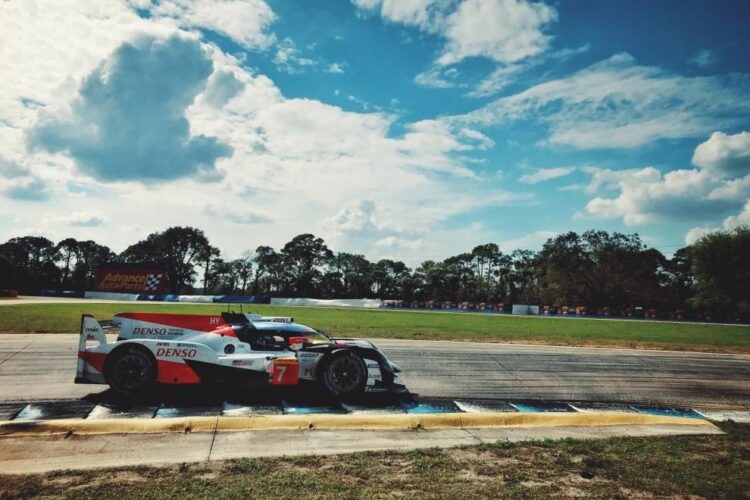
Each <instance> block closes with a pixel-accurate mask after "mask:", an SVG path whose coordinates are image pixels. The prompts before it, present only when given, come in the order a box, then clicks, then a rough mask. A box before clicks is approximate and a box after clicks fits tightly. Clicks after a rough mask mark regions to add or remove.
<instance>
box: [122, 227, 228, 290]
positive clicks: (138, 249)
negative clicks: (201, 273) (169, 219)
mask: <svg viewBox="0 0 750 500" xmlns="http://www.w3.org/2000/svg"><path fill="white" fill-rule="evenodd" d="M211 255H214V251H213V247H211V245H210V244H209V242H208V238H206V235H205V234H203V231H201V230H200V229H195V228H192V227H180V226H175V227H170V228H168V229H167V230H165V231H164V232H161V233H160V232H156V233H151V234H150V235H148V236H147V237H146V239H145V240H142V241H139V242H138V243H136V244H134V245H131V246H129V247H128V248H126V249H125V251H124V252H123V253H122V254H121V257H122V258H123V260H125V261H126V262H134V263H159V264H165V265H166V266H167V277H168V280H169V289H170V292H171V293H182V292H185V291H189V290H191V289H192V286H193V282H194V280H195V266H196V265H197V264H201V263H202V264H205V263H206V262H207V261H208V259H207V257H208V256H211Z"/></svg>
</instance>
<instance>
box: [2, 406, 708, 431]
mask: <svg viewBox="0 0 750 500" xmlns="http://www.w3.org/2000/svg"><path fill="white" fill-rule="evenodd" d="M608 425H691V426H706V427H712V428H713V427H714V425H713V424H712V423H711V422H710V421H709V420H704V419H695V418H685V417H673V416H666V415H647V414H643V413H615V412H610V413H601V412H588V413H583V412H581V413H579V412H573V413H552V412H549V413H443V414H429V415H417V414H401V415H367V414H359V415H357V414H354V415H329V414H318V415H280V416H279V415H268V416H252V417H189V418H188V417H183V418H161V419H156V418H150V419H143V418H132V419H98V420H97V419H94V420H81V419H63V420H42V421H31V422H24V421H8V422H1V423H0V436H34V435H36V436H50V435H66V436H68V435H73V434H81V435H83V434H86V435H93V434H129V433H139V434H152V433H200V432H238V431H250V430H301V429H310V430H312V429H348V430H354V429H362V430H365V429H367V430H384V429H402V430H417V429H447V428H453V429H478V428H503V427H560V426H608Z"/></svg>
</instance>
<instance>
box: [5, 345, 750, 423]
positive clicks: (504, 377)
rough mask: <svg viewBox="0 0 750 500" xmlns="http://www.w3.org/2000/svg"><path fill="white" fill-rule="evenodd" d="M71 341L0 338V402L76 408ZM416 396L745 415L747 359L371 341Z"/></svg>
mask: <svg viewBox="0 0 750 500" xmlns="http://www.w3.org/2000/svg"><path fill="white" fill-rule="evenodd" d="M77 340H78V335H71V334H12V335H11V334H6V335H0V402H9V401H33V400H56V399H61V400H62V399H66V400H70V399H77V398H84V397H89V398H91V397H92V396H93V397H96V395H97V394H101V393H104V391H106V390H107V387H106V386H104V385H101V386H100V385H76V384H74V383H73V378H74V375H75V365H76V350H77ZM374 342H375V344H376V345H377V346H379V347H380V348H381V349H382V350H383V351H384V352H385V353H386V354H387V355H388V357H389V358H391V360H392V361H394V362H395V363H397V364H398V365H399V366H400V367H401V368H402V370H403V372H402V374H401V378H402V380H403V382H404V383H405V384H406V386H407V388H408V389H409V390H410V391H411V392H412V393H415V394H417V395H419V396H420V397H431V398H461V399H493V400H497V399H501V400H502V399H505V400H516V401H517V400H527V399H528V400H551V401H552V400H553V401H570V402H579V401H583V402H611V403H641V404H672V405H677V406H692V407H701V406H714V407H727V408H737V409H743V410H747V409H750V356H748V355H741V354H706V353H692V352H691V353H688V352H668V351H647V350H635V349H609V348H607V349H605V348H576V347H554V346H527V345H517V344H481V343H469V342H443V341H404V340H390V339H375V340H374Z"/></svg>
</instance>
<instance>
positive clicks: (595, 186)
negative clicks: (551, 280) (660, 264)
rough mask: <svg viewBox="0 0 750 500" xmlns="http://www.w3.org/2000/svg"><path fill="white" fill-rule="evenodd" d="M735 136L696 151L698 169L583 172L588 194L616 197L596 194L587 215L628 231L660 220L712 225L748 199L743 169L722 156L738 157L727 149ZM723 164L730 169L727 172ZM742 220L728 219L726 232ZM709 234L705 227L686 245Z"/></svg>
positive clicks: (749, 186) (714, 138) (748, 179)
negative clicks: (588, 179)
mask: <svg viewBox="0 0 750 500" xmlns="http://www.w3.org/2000/svg"><path fill="white" fill-rule="evenodd" d="M739 136H741V134H738V135H736V136H726V135H725V134H721V133H714V134H712V135H711V138H710V139H709V140H708V141H706V142H704V143H702V144H700V145H699V146H698V147H697V148H696V151H695V155H694V163H695V164H696V166H697V167H698V168H693V169H678V170H673V171H670V172H667V173H665V174H662V173H661V172H660V171H659V170H657V169H656V168H653V167H645V168H642V169H629V170H619V171H615V170H609V169H602V168H595V167H586V168H584V169H583V170H584V171H585V172H587V173H589V174H591V182H590V184H589V186H588V187H587V188H586V190H587V192H589V193H600V192H602V191H603V192H607V191H615V192H616V193H617V196H614V197H606V196H604V195H601V194H600V196H597V197H595V198H593V199H592V200H591V201H589V202H588V204H587V205H586V211H587V212H588V213H589V214H591V215H594V216H597V217H601V218H622V219H623V221H624V222H625V223H626V224H628V225H634V224H644V223H648V222H655V221H664V220H693V221H710V220H716V219H717V218H718V217H722V216H723V215H725V214H726V213H727V212H731V211H732V210H736V209H738V208H740V207H741V206H742V205H743V204H746V202H747V200H748V199H750V174H748V175H742V174H745V173H746V171H747V169H746V168H745V169H740V168H735V167H734V165H736V164H735V163H733V162H732V161H731V160H732V158H731V157H732V155H731V154H728V155H723V154H721V152H723V151H727V150H728V151H732V152H734V153H735V154H737V156H738V157H742V156H743V155H744V153H743V150H742V148H734V147H726V143H727V140H729V142H731V140H732V138H733V137H734V138H736V137H739ZM738 151H739V153H738ZM727 162H729V164H730V165H732V168H727V167H726V164H727ZM717 169H723V171H722V172H721V174H722V175H716V171H717ZM746 209H747V205H746ZM745 217H746V216H745V215H744V212H742V213H741V214H739V215H737V216H729V217H728V218H726V219H725V222H724V226H725V228H731V227H733V226H736V225H737V224H739V223H740V221H742V220H744V218H745ZM713 230H716V229H715V228H712V227H708V226H697V227H694V228H693V229H691V230H690V231H689V232H688V234H687V235H686V241H687V242H688V243H691V242H694V241H696V240H697V239H699V238H700V237H701V236H702V235H704V234H706V232H710V231H713Z"/></svg>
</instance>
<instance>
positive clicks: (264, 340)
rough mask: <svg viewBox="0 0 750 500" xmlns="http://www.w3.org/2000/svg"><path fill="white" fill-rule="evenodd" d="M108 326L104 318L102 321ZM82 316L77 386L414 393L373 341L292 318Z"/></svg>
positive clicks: (129, 391)
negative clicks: (313, 386)
mask: <svg viewBox="0 0 750 500" xmlns="http://www.w3.org/2000/svg"><path fill="white" fill-rule="evenodd" d="M102 323H104V322H102ZM104 326H106V327H108V328H113V329H119V332H118V336H117V340H116V341H115V342H107V337H106V335H105V329H104V328H103V324H101V323H99V322H98V321H97V320H96V319H95V318H94V317H93V316H91V315H88V314H84V315H83V316H82V317H81V334H80V339H79V343H78V366H77V369H76V378H75V382H76V383H77V384H109V386H110V387H111V388H112V389H113V390H114V391H115V392H117V393H120V394H123V395H128V396H130V395H134V394H136V393H139V392H141V391H144V390H146V389H148V388H149V387H151V386H153V385H154V384H157V383H161V384H200V383H203V382H209V381H223V382H233V383H237V382H250V381H256V382H257V381H260V382H262V383H269V384H271V385H286V386H289V385H297V384H300V382H301V381H302V382H304V381H309V382H312V383H317V384H318V385H319V386H320V387H321V388H323V389H324V390H325V391H327V392H328V393H330V394H333V395H335V396H340V397H347V396H354V395H357V394H361V393H364V392H396V393H403V392H406V387H405V386H404V385H403V384H402V383H401V382H400V380H399V378H398V375H397V374H398V373H399V372H400V371H401V370H400V369H399V367H398V366H396V365H395V364H394V363H392V362H391V361H390V360H388V358H387V357H386V356H385V354H383V352H382V351H380V350H379V349H377V348H376V347H375V346H374V345H373V344H371V343H370V342H366V341H363V340H354V339H333V338H331V337H329V336H327V335H325V334H324V333H323V332H321V331H319V330H316V329H314V328H310V327H309V326H305V325H301V324H298V323H295V322H294V319H293V318H289V317H264V316H261V315H258V314H242V313H232V312H225V313H221V314H163V313H145V312H123V313H119V314H116V315H115V316H114V318H113V319H112V321H111V322H110V324H109V325H107V324H105V325H104Z"/></svg>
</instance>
